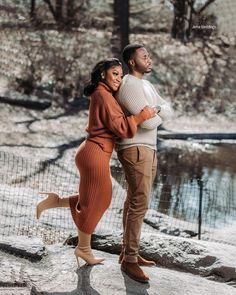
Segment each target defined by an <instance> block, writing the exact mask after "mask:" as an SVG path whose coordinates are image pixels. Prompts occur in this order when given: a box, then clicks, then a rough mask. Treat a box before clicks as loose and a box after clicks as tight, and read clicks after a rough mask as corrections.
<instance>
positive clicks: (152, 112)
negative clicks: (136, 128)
mask: <svg viewBox="0 0 236 295" xmlns="http://www.w3.org/2000/svg"><path fill="white" fill-rule="evenodd" d="M141 114H142V117H143V118H144V120H147V119H151V118H153V117H155V116H156V114H157V109H156V107H155V106H154V107H149V106H145V107H144V108H143V110H142V111H141Z"/></svg>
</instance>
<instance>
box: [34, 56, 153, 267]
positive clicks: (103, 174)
mask: <svg viewBox="0 0 236 295" xmlns="http://www.w3.org/2000/svg"><path fill="white" fill-rule="evenodd" d="M122 77H123V71H122V65H121V63H120V61H119V60H118V59H116V58H109V59H106V60H102V61H100V62H99V63H97V65H96V66H95V67H94V69H93V70H92V73H91V79H90V82H89V84H88V85H87V86H86V87H85V89H84V94H85V95H87V96H90V95H91V100H90V107H89V122H88V126H87V129H86V131H87V132H88V137H87V139H86V140H85V141H84V142H83V143H82V144H81V145H80V146H79V148H78V150H77V152H76V156H75V163H76V166H77V168H78V170H79V173H80V185H79V193H78V194H75V195H73V196H69V197H66V198H59V196H58V195H57V194H56V193H48V197H47V198H46V199H45V200H43V201H42V202H40V203H39V204H38V205H37V218H39V217H40V215H41V213H42V212H43V211H44V210H46V209H49V208H56V207H70V209H71V214H72V217H73V220H74V222H75V224H76V226H77V228H78V236H79V242H78V246H77V247H76V249H75V256H76V258H77V261H78V264H79V260H78V258H79V257H80V258H82V259H83V260H85V261H86V262H87V263H88V264H89V265H94V264H97V263H100V262H102V261H103V260H104V259H99V258H95V257H94V256H93V253H92V250H91V234H92V233H93V231H94V229H95V227H96V225H97V224H98V222H99V220H100V219H101V217H102V215H103V214H104V212H105V211H106V209H107V208H108V207H109V205H110V202H111V197H112V182H111V175H110V167H109V161H110V158H111V154H112V151H113V148H114V141H115V138H116V137H120V138H131V137H133V136H134V135H135V133H136V131H137V125H139V124H140V123H142V122H143V121H144V120H146V119H149V118H152V117H154V116H155V114H156V110H155V109H153V108H150V107H147V106H146V107H145V108H144V109H143V110H142V111H141V113H140V114H138V115H131V116H129V117H125V115H124V113H123V112H122V110H121V107H120V106H119V104H118V103H117V101H116V100H115V98H114V96H113V93H115V92H116V91H117V90H118V88H119V86H120V83H121V81H122Z"/></svg>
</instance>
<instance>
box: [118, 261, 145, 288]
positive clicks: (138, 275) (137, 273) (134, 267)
mask: <svg viewBox="0 0 236 295" xmlns="http://www.w3.org/2000/svg"><path fill="white" fill-rule="evenodd" d="M121 270H122V271H123V272H124V273H126V274H127V276H129V277H130V278H131V279H133V280H135V281H137V282H141V283H148V281H149V277H148V275H147V274H145V272H144V271H143V270H142V269H141V268H140V266H139V265H138V263H137V262H127V261H124V260H123V261H122V262H121Z"/></svg>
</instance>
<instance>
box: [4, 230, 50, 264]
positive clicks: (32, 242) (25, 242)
mask: <svg viewBox="0 0 236 295" xmlns="http://www.w3.org/2000/svg"><path fill="white" fill-rule="evenodd" d="M0 250H2V251H5V252H8V253H10V254H13V255H15V256H19V257H23V258H27V259H29V260H32V261H35V260H41V259H42V258H43V257H44V256H45V255H46V254H47V251H46V249H45V246H44V245H43V242H42V240H41V239H39V238H36V237H34V238H29V237H26V236H8V237H3V238H2V239H1V241H0Z"/></svg>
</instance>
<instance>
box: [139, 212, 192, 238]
mask: <svg viewBox="0 0 236 295" xmlns="http://www.w3.org/2000/svg"><path fill="white" fill-rule="evenodd" d="M175 221H178V220H177V219H174V218H173V217H172V224H171V223H170V217H169V216H168V215H165V214H162V213H159V212H157V211H156V210H153V209H149V210H148V213H147V214H146V217H145V218H144V222H145V223H147V224H149V225H151V226H152V227H153V228H155V229H157V230H158V231H159V232H161V233H165V234H169V235H172V236H181V237H185V238H191V237H194V236H197V232H194V231H192V230H186V229H185V228H187V226H186V224H185V223H184V222H183V221H181V222H182V228H180V227H176V226H173V224H175V223H176V224H180V222H175ZM184 225H185V226H184Z"/></svg>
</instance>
